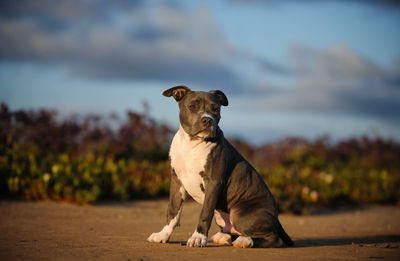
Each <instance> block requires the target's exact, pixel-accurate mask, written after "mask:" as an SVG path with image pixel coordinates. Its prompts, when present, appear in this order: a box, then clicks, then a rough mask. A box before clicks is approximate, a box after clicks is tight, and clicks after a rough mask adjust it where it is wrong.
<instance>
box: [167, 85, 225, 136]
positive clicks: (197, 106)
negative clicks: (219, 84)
mask: <svg viewBox="0 0 400 261" xmlns="http://www.w3.org/2000/svg"><path fill="white" fill-rule="evenodd" d="M163 95H164V96H166V97H171V96H172V97H174V99H175V100H176V101H177V102H178V105H179V120H180V123H181V126H182V128H183V129H184V130H185V132H186V133H187V134H189V135H190V136H191V137H193V138H199V139H203V140H210V139H213V138H215V136H216V134H217V128H218V123H219V120H220V119H221V112H220V111H221V106H228V99H227V98H226V96H225V94H224V93H223V92H221V91H218V90H216V91H209V92H201V91H192V90H190V89H189V88H188V87H186V86H175V87H172V88H170V89H168V90H165V91H164V92H163Z"/></svg>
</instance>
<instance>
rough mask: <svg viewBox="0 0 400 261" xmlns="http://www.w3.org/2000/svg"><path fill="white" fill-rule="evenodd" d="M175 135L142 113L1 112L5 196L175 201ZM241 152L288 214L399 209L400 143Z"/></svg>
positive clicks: (0, 176)
mask: <svg viewBox="0 0 400 261" xmlns="http://www.w3.org/2000/svg"><path fill="white" fill-rule="evenodd" d="M172 135H173V132H172V131H171V129H170V128H169V127H168V126H166V125H163V124H159V123H157V122H155V121H154V120H152V119H150V118H149V117H148V115H147V110H145V112H144V113H135V112H128V113H127V115H126V117H125V118H124V119H119V118H118V117H116V116H115V115H111V116H109V117H103V118H101V117H98V116H86V117H80V116H79V115H77V116H71V117H70V118H68V119H61V118H60V117H59V116H58V115H57V113H56V112H55V111H49V110H39V111H24V110H18V111H10V110H9V109H8V107H7V105H5V104H2V105H1V110H0V196H1V197H2V198H24V199H30V200H37V199H53V200H61V201H70V202H77V203H92V202H96V201H99V200H129V199H138V198H151V197H160V196H167V195H168V190H169V173H170V172H169V163H168V149H169V143H170V140H171V138H172ZM231 142H232V143H233V145H234V146H235V147H236V148H237V149H238V150H239V151H240V152H241V153H242V154H243V155H244V156H245V157H246V158H247V159H248V160H249V161H250V162H251V163H252V164H253V165H254V166H255V167H256V168H257V169H258V171H259V172H260V173H261V175H262V176H263V177H264V179H265V181H266V182H267V184H268V186H269V187H270V189H271V191H272V193H273V194H274V196H275V197H276V198H277V200H278V202H279V206H280V209H281V210H282V211H286V212H287V211H290V212H294V213H307V212H308V211H310V209H311V208H312V207H313V206H328V207H330V206H335V205H337V204H341V203H344V202H345V203H351V202H355V203H392V204H393V203H394V204H396V203H397V204H398V203H399V202H400V144H399V143H397V142H394V141H390V140H383V139H381V138H379V137H376V138H373V139H372V138H368V137H359V138H352V139H347V140H343V141H340V142H337V143H331V142H330V141H329V139H328V138H327V137H323V138H320V139H318V140H315V141H308V140H305V139H302V138H286V139H283V140H280V141H277V142H274V143H268V144H264V145H262V146H257V147H254V146H250V145H249V144H247V143H246V142H243V141H240V140H231Z"/></svg>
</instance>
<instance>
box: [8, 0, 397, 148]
mask: <svg viewBox="0 0 400 261" xmlns="http://www.w3.org/2000/svg"><path fill="white" fill-rule="evenodd" d="M282 2H284V3H282ZM399 28H400V3H399V2H398V1H378V0H377V1H372V0H370V1H368V0H364V1H362V0H358V1H356V0H354V1H345V0H336V1H335V0H321V1H313V0H303V1H301V0H300V1H295V0H289V1H274V0H264V1H262V0H247V1H245V0H242V1H240V0H236V1H233V0H231V1H229V0H221V1H215V0H214V1H212V0H208V1H204V0H203V1H184V0H174V1H152V0H147V1H145V0H143V1H126V0H120V1H116V0H114V1H111V0H109V1H107V0H79V1H69V0H62V1H53V0H17V1H15V0H3V1H1V2H0V101H3V102H6V103H7V104H8V105H9V106H10V107H11V108H12V109H20V108H25V109H38V108H52V109H57V110H58V111H59V112H60V114H62V115H69V114H72V113H78V114H87V113H97V114H109V113H110V112H115V113H118V114H120V115H124V112H125V111H126V110H128V109H129V110H136V111H141V110H142V103H143V102H144V101H146V102H148V104H149V105H150V108H151V111H150V113H151V116H152V117H154V118H156V119H157V120H159V121H161V122H164V123H167V124H169V125H171V126H172V127H173V128H177V127H178V126H179V122H178V117H177V113H178V110H177V106H176V104H175V102H174V100H173V99H167V98H165V97H163V96H162V95H161V92H162V91H163V90H165V89H167V88H169V87H172V86H175V85H187V86H189V87H190V88H192V89H194V90H205V91H208V90H215V89H219V90H222V91H223V92H225V94H226V95H227V96H228V99H229V103H230V104H229V106H228V107H226V108H223V110H222V122H221V126H222V129H223V130H224V132H225V134H226V135H227V136H237V137H241V138H244V139H247V140H248V141H251V142H253V143H257V142H262V141H266V140H275V139H277V138H280V137H284V136H287V135H296V136H304V137H307V138H311V139H313V138H317V137H319V136H321V135H325V134H328V135H330V137H332V139H334V140H336V139H341V138H345V137H350V136H355V135H363V134H367V135H371V136H374V135H380V136H383V137H386V138H394V139H397V140H400V131H399V129H400V29H399Z"/></svg>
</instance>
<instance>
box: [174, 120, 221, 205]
mask: <svg viewBox="0 0 400 261" xmlns="http://www.w3.org/2000/svg"><path fill="white" fill-rule="evenodd" d="M215 145H216V144H215V143H213V142H207V141H204V140H199V139H191V138H190V136H189V135H188V134H187V133H186V132H185V131H184V129H183V128H182V126H181V127H180V128H179V130H178V132H177V133H176V134H175V136H174V138H173V140H172V144H171V149H170V152H169V155H170V158H171V167H172V168H173V169H174V170H175V173H176V175H177V176H178V179H179V180H180V181H181V183H182V185H183V187H184V189H185V190H186V191H187V192H188V193H189V195H190V196H192V198H193V199H194V200H196V201H197V202H198V203H200V204H203V201H204V192H203V191H202V190H201V188H200V184H202V185H203V186H204V187H205V184H204V180H203V178H202V177H201V176H200V172H202V171H204V167H205V165H206V163H207V158H208V155H209V154H210V152H211V150H212V149H213V148H214V146H215Z"/></svg>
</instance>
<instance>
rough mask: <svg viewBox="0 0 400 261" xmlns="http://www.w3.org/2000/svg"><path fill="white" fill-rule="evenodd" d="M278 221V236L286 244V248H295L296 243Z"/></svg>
mask: <svg viewBox="0 0 400 261" xmlns="http://www.w3.org/2000/svg"><path fill="white" fill-rule="evenodd" d="M277 221H278V231H277V232H278V236H279V237H280V238H281V239H282V241H283V242H284V243H285V244H286V246H294V242H293V241H292V239H291V238H290V237H289V235H288V234H286V232H285V230H284V229H283V227H282V225H281V222H279V219H277Z"/></svg>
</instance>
